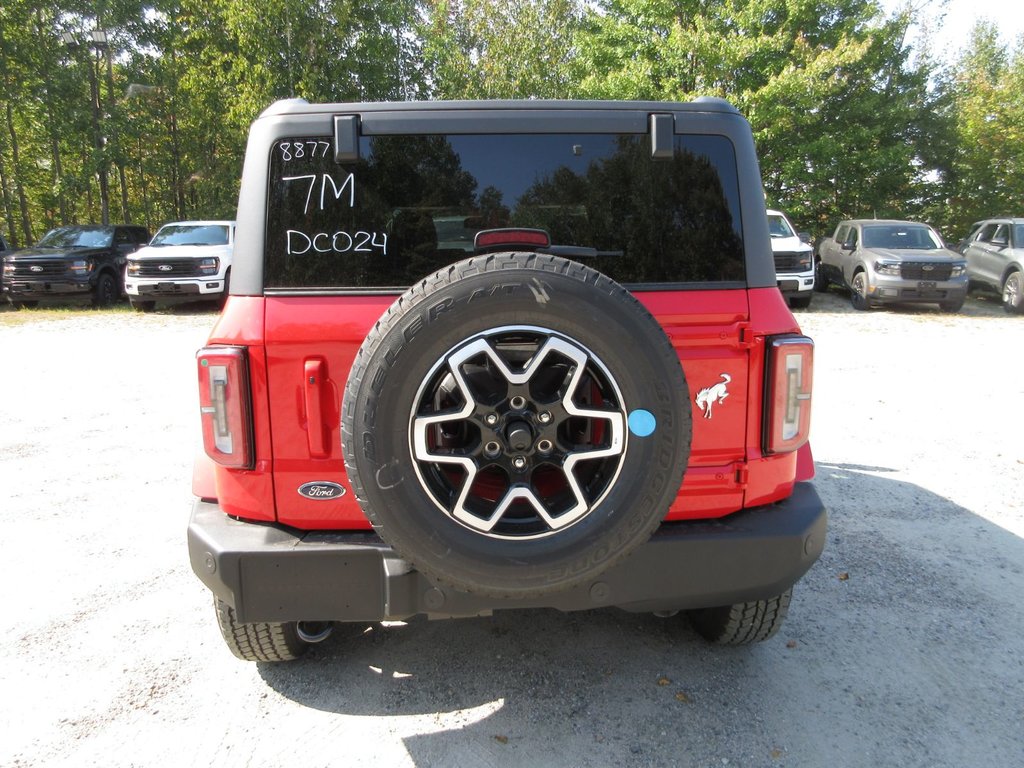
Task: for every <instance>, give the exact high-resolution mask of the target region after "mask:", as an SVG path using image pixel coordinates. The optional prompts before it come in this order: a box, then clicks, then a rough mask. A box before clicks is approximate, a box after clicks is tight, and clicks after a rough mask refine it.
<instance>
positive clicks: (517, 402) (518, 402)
mask: <svg viewBox="0 0 1024 768" xmlns="http://www.w3.org/2000/svg"><path fill="white" fill-rule="evenodd" d="M508 404H509V405H511V406H512V407H513V408H515V409H516V410H517V411H518V410H519V409H520V408H522V407H523V406H525V405H526V398H525V397H523V396H522V395H516V396H515V397H513V398H512V399H511V400H509V403H508Z"/></svg>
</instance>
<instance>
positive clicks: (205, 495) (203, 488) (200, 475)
mask: <svg viewBox="0 0 1024 768" xmlns="http://www.w3.org/2000/svg"><path fill="white" fill-rule="evenodd" d="M216 467H217V465H216V464H215V463H214V461H213V459H211V458H210V457H209V456H207V455H206V451H203V450H198V451H196V458H195V461H193V462H192V495H193V496H198V497H199V498H200V499H216V498H217V473H216V471H215V470H216Z"/></svg>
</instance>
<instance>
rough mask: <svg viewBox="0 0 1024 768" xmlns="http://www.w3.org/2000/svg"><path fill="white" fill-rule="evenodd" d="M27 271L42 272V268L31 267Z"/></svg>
mask: <svg viewBox="0 0 1024 768" xmlns="http://www.w3.org/2000/svg"><path fill="white" fill-rule="evenodd" d="M29 269H30V270H32V271H33V272H42V271H43V268H42V267H38V266H32V267H29Z"/></svg>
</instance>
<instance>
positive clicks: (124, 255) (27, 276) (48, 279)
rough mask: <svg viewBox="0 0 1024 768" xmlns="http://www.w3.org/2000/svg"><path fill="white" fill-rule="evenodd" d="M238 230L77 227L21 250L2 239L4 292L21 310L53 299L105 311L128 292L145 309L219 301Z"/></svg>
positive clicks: (205, 224)
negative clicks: (152, 234)
mask: <svg viewBox="0 0 1024 768" xmlns="http://www.w3.org/2000/svg"><path fill="white" fill-rule="evenodd" d="M234 230H235V226H234V222H233V221H186V222H177V223H173V224H167V225H165V226H163V227H161V228H160V230H159V231H158V232H157V233H156V236H155V237H153V238H152V240H150V234H149V231H148V230H147V229H146V228H145V227H140V226H134V225H128V224H118V225H111V226H97V225H72V226H64V227H57V228H56V229H52V230H50V231H49V232H47V233H46V234H45V235H44V236H43V237H42V238H41V239H40V240H39V242H37V243H36V244H35V245H34V246H32V247H30V248H22V249H20V250H17V251H9V250H7V247H6V243H4V242H3V241H2V240H0V252H2V259H3V279H2V282H0V289H2V292H3V296H4V297H5V298H6V299H7V300H8V301H9V302H10V303H11V304H13V305H14V306H15V307H19V308H20V307H33V306H35V305H36V304H38V303H39V302H40V301H53V300H59V301H68V300H81V301H89V302H91V303H92V304H93V305H94V306H100V307H103V306H109V305H111V304H113V303H114V302H116V301H119V300H121V299H122V298H123V297H124V296H125V295H127V296H128V299H129V300H130V302H131V305H132V307H134V308H135V309H137V310H140V311H150V310H152V309H154V308H155V307H156V304H157V303H158V302H160V303H164V304H171V303H175V302H183V301H204V300H207V301H218V302H221V301H223V299H224V298H225V297H226V296H227V294H228V283H229V280H230V273H231V255H232V250H233V247H234Z"/></svg>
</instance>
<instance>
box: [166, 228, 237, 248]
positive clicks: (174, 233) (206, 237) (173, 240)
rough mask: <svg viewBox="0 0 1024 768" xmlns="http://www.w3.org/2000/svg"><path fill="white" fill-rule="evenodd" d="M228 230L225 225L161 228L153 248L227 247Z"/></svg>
mask: <svg viewBox="0 0 1024 768" xmlns="http://www.w3.org/2000/svg"><path fill="white" fill-rule="evenodd" d="M227 243H228V228H227V225H224V224H171V225H168V226H166V227H161V228H160V231H159V232H157V233H156V235H155V236H154V237H153V241H152V242H151V243H150V245H151V246H156V247H158V248H159V247H160V246H166V245H227Z"/></svg>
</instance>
